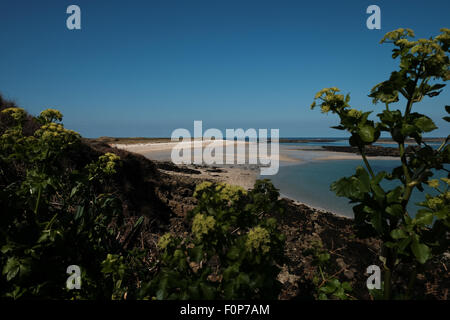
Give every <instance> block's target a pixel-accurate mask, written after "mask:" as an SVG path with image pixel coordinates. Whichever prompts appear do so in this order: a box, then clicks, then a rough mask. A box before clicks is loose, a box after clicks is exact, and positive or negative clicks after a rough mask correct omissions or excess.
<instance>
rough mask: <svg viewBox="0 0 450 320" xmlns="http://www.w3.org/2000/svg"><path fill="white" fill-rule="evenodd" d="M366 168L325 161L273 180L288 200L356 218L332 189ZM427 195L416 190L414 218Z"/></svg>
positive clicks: (381, 164)
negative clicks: (341, 181) (359, 168)
mask: <svg viewBox="0 0 450 320" xmlns="http://www.w3.org/2000/svg"><path fill="white" fill-rule="evenodd" d="M359 165H363V162H362V160H324V161H307V162H304V163H302V164H296V165H289V166H281V167H280V170H279V172H278V174H277V175H275V176H271V177H270V179H271V180H272V182H273V183H274V185H275V186H276V187H277V188H278V189H280V193H281V194H282V195H283V196H285V197H288V198H291V199H294V200H298V201H300V202H303V203H306V204H308V205H310V206H312V207H316V208H321V209H325V210H327V211H331V212H333V213H336V214H340V215H344V216H347V217H353V211H352V205H350V204H349V203H348V200H347V199H346V198H341V197H337V196H336V195H335V194H334V192H332V191H330V185H331V184H332V183H333V182H334V181H336V180H338V179H340V178H341V177H344V176H351V175H352V174H354V172H355V168H356V167H357V166H359ZM399 165H400V161H399V160H372V161H371V166H372V168H373V169H374V171H375V172H379V171H388V172H389V171H391V169H392V168H394V167H396V166H399ZM444 176H445V174H444V172H442V171H441V172H439V173H438V174H435V177H434V178H436V177H444ZM396 185H398V182H395V181H384V182H383V183H382V187H383V188H384V189H385V190H388V189H392V188H394V187H395V186H396ZM425 191H427V192H429V193H432V190H431V189H430V188H428V187H425ZM424 199H425V196H424V193H422V192H419V191H418V190H415V191H414V192H413V194H412V197H411V202H410V205H409V206H408V211H409V212H410V214H411V215H412V216H415V212H416V211H417V209H418V206H416V205H414V203H417V202H420V201H423V200H424Z"/></svg>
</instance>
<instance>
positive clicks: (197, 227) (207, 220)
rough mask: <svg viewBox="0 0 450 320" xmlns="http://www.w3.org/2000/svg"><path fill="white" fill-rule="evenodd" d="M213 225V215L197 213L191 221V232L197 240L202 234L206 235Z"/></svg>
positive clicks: (214, 221) (214, 222) (214, 223)
mask: <svg viewBox="0 0 450 320" xmlns="http://www.w3.org/2000/svg"><path fill="white" fill-rule="evenodd" d="M215 225H216V220H215V219H214V217H212V216H207V215H206V214H201V213H198V214H196V215H195V217H194V220H193V222H192V233H193V234H194V235H195V237H196V238H197V239H198V240H201V239H202V238H203V236H204V235H207V234H208V233H209V231H211V230H212V229H214V226H215Z"/></svg>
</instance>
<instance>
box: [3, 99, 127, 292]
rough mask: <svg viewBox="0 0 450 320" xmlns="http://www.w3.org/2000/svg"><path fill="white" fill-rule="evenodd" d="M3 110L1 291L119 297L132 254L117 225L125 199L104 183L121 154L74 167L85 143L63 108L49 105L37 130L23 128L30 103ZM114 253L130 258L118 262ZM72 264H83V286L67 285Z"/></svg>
mask: <svg viewBox="0 0 450 320" xmlns="http://www.w3.org/2000/svg"><path fill="white" fill-rule="evenodd" d="M2 114H3V116H7V117H9V120H8V121H9V122H10V123H12V125H10V126H8V127H7V128H6V129H5V130H4V132H3V134H2V135H1V136H0V165H1V166H0V186H1V189H0V207H1V214H0V251H1V255H0V270H1V274H2V276H1V277H0V296H2V297H9V298H14V299H17V298H31V297H39V298H56V299H70V298H91V299H92V298H111V297H113V298H114V297H117V294H116V293H117V290H118V289H123V287H122V283H121V282H118V277H120V278H124V277H125V270H124V268H123V267H121V266H123V265H124V264H125V262H124V261H123V259H124V257H125V258H127V259H129V257H130V254H128V253H122V250H121V248H120V247H119V245H118V243H117V241H116V240H115V238H114V234H115V231H114V230H113V228H112V226H113V225H114V224H113V223H112V222H113V220H114V219H117V218H120V209H121V205H120V202H119V200H118V199H117V198H116V197H115V196H113V195H112V194H109V193H107V192H102V193H99V192H98V190H99V189H98V188H97V186H98V185H99V184H102V185H103V186H105V185H107V183H108V181H109V179H110V177H111V175H113V174H114V173H115V170H116V168H117V167H118V166H119V165H120V159H119V158H118V157H117V156H116V155H114V154H105V155H102V156H100V158H99V159H98V160H97V161H95V162H93V163H90V164H88V165H87V166H86V167H84V168H82V169H81V170H76V169H73V170H71V169H70V170H69V169H68V168H67V166H66V165H65V164H64V161H65V157H67V152H68V151H69V150H72V151H76V150H77V146H79V144H80V136H79V135H78V133H76V132H74V131H71V130H67V129H65V128H64V126H63V125H62V124H61V123H59V121H61V120H62V114H61V113H60V112H59V111H57V110H53V109H48V110H45V111H43V112H42V113H41V114H40V116H39V117H37V118H36V119H35V121H36V122H38V123H39V124H40V127H39V128H38V129H37V130H35V132H34V134H33V135H24V133H23V124H24V121H26V119H27V117H28V116H27V114H26V112H25V111H24V110H23V109H20V108H15V107H11V108H6V109H4V110H3V111H2ZM118 255H123V256H120V257H119V256H118ZM113 259H116V260H117V261H120V262H123V264H120V263H114V265H115V266H114V267H112V265H113V263H112V260H113ZM116 260H114V261H116ZM69 265H79V266H80V268H81V271H82V275H81V279H82V286H81V290H73V291H69V290H68V289H67V288H66V279H67V278H68V276H69V275H68V274H66V268H67V267H68V266H69Z"/></svg>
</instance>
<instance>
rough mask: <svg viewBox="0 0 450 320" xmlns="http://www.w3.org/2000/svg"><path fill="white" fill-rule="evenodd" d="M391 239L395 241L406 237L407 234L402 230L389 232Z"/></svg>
mask: <svg viewBox="0 0 450 320" xmlns="http://www.w3.org/2000/svg"><path fill="white" fill-rule="evenodd" d="M391 237H392V238H393V239H395V240H398V239H403V238H406V237H408V234H407V233H406V232H405V231H403V230H402V229H394V230H392V231H391Z"/></svg>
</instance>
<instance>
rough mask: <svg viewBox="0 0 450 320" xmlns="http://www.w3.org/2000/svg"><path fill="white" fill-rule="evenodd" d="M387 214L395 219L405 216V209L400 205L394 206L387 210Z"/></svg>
mask: <svg viewBox="0 0 450 320" xmlns="http://www.w3.org/2000/svg"><path fill="white" fill-rule="evenodd" d="M386 212H387V213H389V214H390V215H391V216H394V217H401V216H402V215H403V207H402V206H401V205H400V204H393V205H390V206H389V207H387V208H386Z"/></svg>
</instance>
